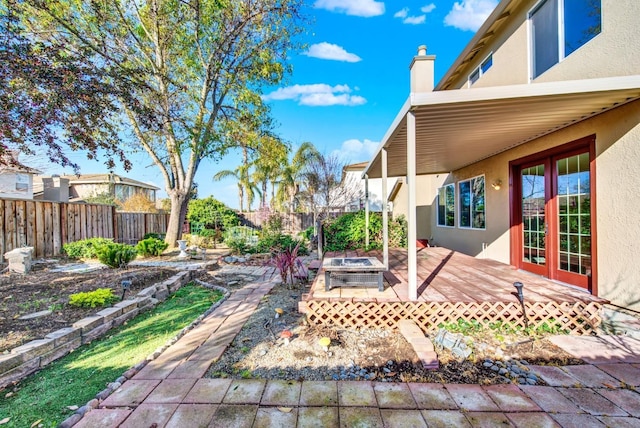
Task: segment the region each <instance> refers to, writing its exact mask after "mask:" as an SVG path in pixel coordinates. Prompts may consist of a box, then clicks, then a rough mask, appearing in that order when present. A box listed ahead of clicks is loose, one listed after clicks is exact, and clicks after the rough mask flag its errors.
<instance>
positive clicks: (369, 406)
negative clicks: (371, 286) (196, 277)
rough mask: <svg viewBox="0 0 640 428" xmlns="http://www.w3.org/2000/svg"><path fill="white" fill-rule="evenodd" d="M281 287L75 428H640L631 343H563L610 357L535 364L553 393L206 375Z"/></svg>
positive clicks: (228, 316) (263, 289) (266, 285)
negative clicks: (567, 363) (260, 306)
mask: <svg viewBox="0 0 640 428" xmlns="http://www.w3.org/2000/svg"><path fill="white" fill-rule="evenodd" d="M275 281H276V279H275V278H274V279H273V281H268V282H258V283H252V284H249V285H247V286H245V287H244V288H242V289H240V290H238V291H236V292H235V293H234V294H233V295H232V296H231V297H230V298H229V299H228V300H226V301H225V302H224V303H223V304H221V305H220V306H219V307H218V308H217V309H216V310H215V311H214V312H213V313H212V314H210V315H209V316H208V317H207V318H205V319H204V320H203V321H202V322H201V323H200V324H199V325H198V326H197V327H196V328H194V329H193V330H191V331H190V332H189V333H187V334H186V335H184V336H183V337H182V338H181V339H180V340H178V341H177V342H176V343H175V344H174V345H172V346H171V347H170V348H168V349H167V350H166V351H165V352H164V353H163V354H162V355H160V357H159V358H157V359H156V360H154V361H152V362H150V363H149V364H148V365H147V366H145V367H144V368H143V369H142V370H141V371H140V372H139V373H138V374H137V375H136V376H134V377H133V378H132V379H130V380H128V381H126V382H125V383H124V384H123V385H122V386H121V387H120V388H119V389H117V390H116V391H115V392H114V393H113V394H112V395H111V396H109V397H108V398H107V399H106V400H105V401H103V402H102V403H100V406H99V408H97V409H94V410H92V411H90V412H89V413H87V414H86V415H85V416H84V418H83V419H81V420H80V422H79V423H78V424H76V425H75V427H78V428H83V427H90V428H101V427H104V428H111V427H145V428H146V427H180V428H182V427H189V428H191V427H225V428H229V427H296V426H297V427H338V426H341V427H356V426H361V427H453V426H455V427H495V426H516V427H580V428H588V427H605V426H609V427H640V393H638V392H637V391H636V390H635V388H636V387H640V364H637V363H636V362H638V361H639V359H638V354H637V353H635V351H636V350H640V341H637V340H635V339H631V338H626V339H625V340H624V341H616V340H613V339H606V338H605V339H604V340H599V341H596V340H593V339H590V338H583V339H584V340H583V339H581V338H576V337H570V338H567V337H566V336H564V337H563V338H559V339H558V340H557V341H556V343H557V344H558V345H559V346H561V347H564V348H565V349H567V350H570V351H571V352H572V353H574V355H576V356H578V357H580V355H581V353H582V354H584V355H586V356H590V355H591V356H593V355H599V356H605V357H606V358H597V359H594V364H587V365H583V366H567V367H545V366H531V368H532V369H533V370H535V371H536V373H538V374H539V376H540V377H541V378H543V379H544V380H545V381H546V382H547V384H548V385H549V386H517V385H490V386H480V385H462V384H424V383H385V382H372V381H357V382H346V381H344V382H343V381H337V382H336V381H326V382H325V381H282V380H264V379H210V378H204V377H203V376H204V375H205V373H206V371H207V369H208V367H209V365H210V364H211V363H212V362H213V361H215V360H216V359H217V358H219V357H220V356H221V355H222V353H223V352H224V350H225V348H226V347H227V346H228V345H229V344H230V343H231V341H232V340H233V339H234V337H235V336H236V334H237V333H238V332H239V331H240V329H241V328H242V326H243V325H244V323H245V322H246V320H247V319H248V318H249V316H250V315H251V314H252V313H253V311H254V310H255V308H256V307H257V305H258V303H259V302H260V299H261V298H262V297H263V296H264V295H265V294H266V293H268V292H269V291H270V290H271V289H272V288H273V286H274V285H275ZM620 343H623V345H624V348H623V350H618V351H616V349H618V348H619V347H620ZM616 345H618V348H616Z"/></svg>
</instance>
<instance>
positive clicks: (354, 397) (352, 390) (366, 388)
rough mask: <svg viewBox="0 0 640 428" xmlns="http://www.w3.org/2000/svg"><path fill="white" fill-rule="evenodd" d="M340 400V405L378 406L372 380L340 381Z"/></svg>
mask: <svg viewBox="0 0 640 428" xmlns="http://www.w3.org/2000/svg"><path fill="white" fill-rule="evenodd" d="M338 400H339V403H340V406H347V407H350V406H376V408H377V406H378V403H377V401H376V395H375V393H374V391H373V385H372V384H371V382H338ZM341 414H342V413H341ZM341 420H342V418H341Z"/></svg>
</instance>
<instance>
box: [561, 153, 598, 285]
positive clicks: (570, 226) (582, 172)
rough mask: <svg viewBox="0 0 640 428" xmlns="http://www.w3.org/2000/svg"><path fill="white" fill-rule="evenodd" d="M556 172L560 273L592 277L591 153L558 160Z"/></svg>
mask: <svg viewBox="0 0 640 428" xmlns="http://www.w3.org/2000/svg"><path fill="white" fill-rule="evenodd" d="M556 171H557V189H558V194H557V198H556V199H557V204H558V205H557V210H558V269H559V270H561V271H566V272H573V273H578V274H581V275H588V274H590V273H591V197H590V195H591V182H590V176H589V153H582V154H579V155H575V156H570V157H567V158H563V159H559V160H558V161H556Z"/></svg>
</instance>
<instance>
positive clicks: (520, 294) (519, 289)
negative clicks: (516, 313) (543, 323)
mask: <svg viewBox="0 0 640 428" xmlns="http://www.w3.org/2000/svg"><path fill="white" fill-rule="evenodd" d="M513 286H514V287H516V291H517V293H518V300H519V301H520V306H522V315H523V316H524V327H525V328H527V329H528V328H529V319H528V318H527V311H526V310H525V308H524V293H523V291H522V289H523V288H524V284H522V283H521V282H514V283H513Z"/></svg>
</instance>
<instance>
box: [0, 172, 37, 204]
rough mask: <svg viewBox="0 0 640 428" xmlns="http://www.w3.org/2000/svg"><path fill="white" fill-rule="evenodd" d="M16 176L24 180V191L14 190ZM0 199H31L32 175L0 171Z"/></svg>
mask: <svg viewBox="0 0 640 428" xmlns="http://www.w3.org/2000/svg"><path fill="white" fill-rule="evenodd" d="M18 175H20V176H21V177H23V178H24V179H26V181H27V184H28V187H27V190H26V191H18V190H16V180H17V177H18ZM0 197H3V198H13V199H33V174H29V173H26V172H16V171H10V170H4V171H0Z"/></svg>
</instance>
